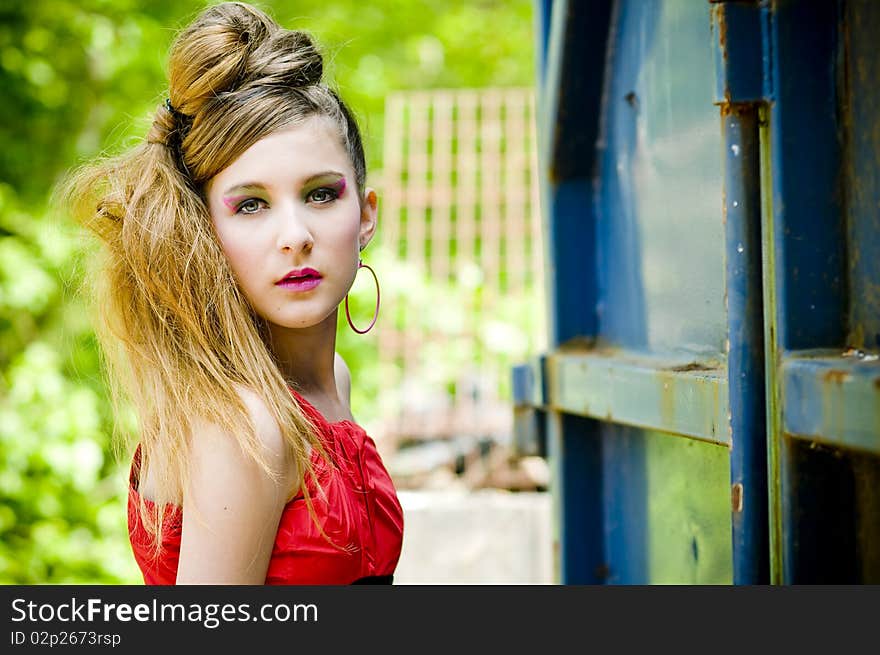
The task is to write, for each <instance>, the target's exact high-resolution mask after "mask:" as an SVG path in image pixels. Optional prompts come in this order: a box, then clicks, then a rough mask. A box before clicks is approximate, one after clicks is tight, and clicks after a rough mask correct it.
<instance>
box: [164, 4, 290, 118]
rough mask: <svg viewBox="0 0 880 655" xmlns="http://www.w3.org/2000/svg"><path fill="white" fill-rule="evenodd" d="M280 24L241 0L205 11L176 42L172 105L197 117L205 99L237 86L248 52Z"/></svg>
mask: <svg viewBox="0 0 880 655" xmlns="http://www.w3.org/2000/svg"><path fill="white" fill-rule="evenodd" d="M280 29H281V28H280V27H279V26H278V24H277V23H276V22H275V21H273V20H272V19H271V18H269V16H267V15H266V14H265V13H263V12H262V11H260V10H259V9H256V8H254V7H251V6H250V5H247V4H244V3H239V2H227V3H223V4H220V5H216V6H213V7H209V8H208V9H206V10H205V11H203V12H202V13H201V14H200V15H199V16H198V17H197V18H196V19H195V20H194V21H193V22H192V23H191V24H190V25H189V26H188V27H187V28H186V29H185V30H183V31H182V32H181V33H180V34H179V35H178V37H177V39H176V40H175V42H174V45H173V46H172V49H171V56H170V57H169V71H170V79H169V95H170V97H171V102H172V104H173V105H174V108H175V109H176V110H177V111H179V112H181V113H183V114H187V115H193V114H195V113H197V112H198V110H199V108H200V107H201V106H202V104H204V103H205V102H206V101H209V100H211V99H212V98H214V97H216V96H217V95H218V94H220V93H223V92H224V91H232V90H234V89H235V88H236V87H238V86H239V85H240V84H241V83H242V81H243V80H244V78H245V77H246V75H247V71H248V68H249V66H248V60H249V56H250V54H251V53H252V52H254V50H256V49H258V48H259V47H260V46H261V45H262V44H263V43H264V42H265V41H266V40H267V39H268V38H269V37H270V36H271V35H272V34H273V33H274V32H277V31H278V30H280Z"/></svg>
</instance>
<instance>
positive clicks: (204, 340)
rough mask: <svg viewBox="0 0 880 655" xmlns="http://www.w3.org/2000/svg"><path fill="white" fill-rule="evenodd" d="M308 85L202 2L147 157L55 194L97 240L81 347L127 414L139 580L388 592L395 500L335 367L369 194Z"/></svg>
mask: <svg viewBox="0 0 880 655" xmlns="http://www.w3.org/2000/svg"><path fill="white" fill-rule="evenodd" d="M321 77H322V58H321V55H320V54H319V52H318V51H317V49H316V47H315V45H314V43H313V42H312V40H311V39H310V38H309V37H308V36H307V35H305V34H303V33H301V32H296V31H290V30H286V29H283V28H281V27H280V26H279V25H277V24H276V23H275V22H274V21H273V20H272V19H270V18H269V17H268V16H267V15H266V14H264V13H263V12H261V11H259V10H257V9H255V8H253V7H251V6H249V5H246V4H243V3H225V4H220V5H217V6H214V7H210V8H208V9H206V10H205V11H203V12H202V13H201V14H200V15H199V16H198V17H197V18H196V19H195V20H194V21H193V22H192V23H191V24H190V25H189V26H188V27H186V28H185V29H184V30H183V31H182V32H181V33H180V34H179V35H178V37H177V39H176V40H175V43H174V46H173V48H172V52H171V55H170V62H169V88H170V92H169V97H168V100H167V101H165V102H164V103H163V104H161V105H160V106H159V108H158V109H157V111H156V115H155V120H154V122H153V125H152V128H151V129H150V132H149V134H148V135H147V138H146V140H145V142H144V143H142V144H141V145H139V146H137V147H136V148H134V149H133V150H132V151H130V152H128V153H126V154H124V155H123V156H121V157H119V158H116V159H114V160H110V161H105V162H102V163H99V164H96V165H92V166H90V167H89V168H87V169H85V170H82V171H80V172H79V173H77V175H76V176H75V177H74V178H73V180H72V182H71V184H70V185H69V187H68V190H69V194H70V198H71V199H72V200H74V201H76V206H77V207H78V208H79V210H78V215H79V216H80V217H81V219H82V220H83V221H84V222H85V223H86V224H87V225H88V227H90V228H91V229H92V230H93V231H94V232H95V233H96V234H97V235H98V236H99V237H100V238H101V240H102V242H103V243H104V244H105V246H106V248H105V251H106V258H105V259H106V266H105V274H104V275H102V276H101V277H100V278H99V279H100V280H101V281H102V282H103V284H102V288H101V289H99V290H98V297H99V298H100V299H101V300H102V306H101V307H100V309H99V315H100V316H101V318H102V319H103V321H102V325H101V326H100V327H102V329H101V330H100V335H101V338H102V346H103V351H104V353H105V354H106V356H107V357H106V359H107V361H108V364H109V370H110V372H111V373H112V379H113V382H114V391H120V392H121V393H120V398H123V397H124V398H125V399H126V400H127V401H128V402H130V403H131V404H133V406H134V408H135V409H136V412H137V415H138V419H139V444H138V446H137V449H136V451H135V453H134V458H133V462H132V468H131V475H130V490H129V512H128V514H129V516H128V521H129V530H130V536H131V544H132V548H133V550H134V556H135V559H136V560H137V563H138V565H139V566H140V568H141V570H142V572H143V575H144V580H145V582H146V583H148V584H174V583H177V584H200V583H208V584H262V583H266V584H350V583H355V582H386V583H390V582H391V579H392V574H393V573H394V569H395V567H396V565H397V561H398V557H399V555H400V549H401V544H402V535H403V513H402V510H401V506H400V503H399V502H398V499H397V495H396V492H395V489H394V486H393V484H392V481H391V478H390V476H389V475H388V472H387V471H386V469H385V467H384V466H383V464H382V461H381V459H380V457H379V454H378V452H377V450H376V446H375V443H374V442H373V440H372V439H371V438H370V437H369V436H367V434H366V433H365V432H364V430H363V429H361V428H360V427H359V426H358V425H357V423H356V422H355V420H354V418H353V416H352V413H351V409H350V406H349V398H350V388H351V379H350V374H349V371H348V369H347V367H346V365H345V362H344V361H343V360H342V358H341V357H340V356H339V355H338V354H336V352H335V342H336V333H335V330H336V321H337V312H338V308H339V305H340V303H341V302H343V300H345V299H346V297H347V293H348V291H349V289H350V288H351V286H352V284H353V282H354V279H355V276H356V274H357V272H358V270H359V268H361V267H362V266H363V267H364V268H368V269H369V267H367V266H365V265H362V263H361V259H360V255H361V251H363V250H364V248H366V246H367V244H368V243H369V242H370V240H371V238H372V237H373V234H374V232H375V229H376V193H375V191H374V190H373V189H371V188H369V187H367V186H365V177H366V169H365V163H364V152H363V146H362V141H361V137H360V134H359V131H358V127H357V125H356V123H355V121H354V119H353V117H352V114H351V112H350V111H349V109H348V108H347V107H346V105H345V104H344V103H343V102H342V100H341V99H340V98H339V97H338V95H337V94H336V93H335V92H334V91H333V90H331V89H330V88H328V87H327V86H326V85H325V84H323V83H322V82H321ZM369 270H370V272H372V269H369ZM374 275H375V274H374ZM378 291H379V289H378V280H376V292H377V303H376V313H377V314H378V309H379V307H378V305H379V303H378ZM346 312H347V305H346ZM373 321H374V322H375V316H374V318H373ZM349 323H351V318H350V317H349ZM370 327H372V324H370ZM352 328H354V329H355V330H357V331H359V332H363V331H365V330H362V329H358V328H356V327H355V326H354V324H353V323H352ZM117 400H119V398H118V399H117Z"/></svg>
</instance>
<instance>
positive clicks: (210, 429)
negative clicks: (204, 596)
mask: <svg viewBox="0 0 880 655" xmlns="http://www.w3.org/2000/svg"><path fill="white" fill-rule="evenodd" d="M240 393H241V395H242V400H244V402H245V405H246V406H247V408H248V410H249V411H250V414H251V420H252V421H253V422H254V425H255V427H256V429H257V435H258V437H259V439H260V442H261V443H262V445H263V448H264V450H265V452H266V454H267V457H268V459H269V461H270V462H271V464H272V466H273V468H275V469H276V470H278V471H284V473H285V474H284V475H282V476H281V479H280V480H279V481H278V482H275V481H273V480H272V479H271V478H270V477H269V476H268V475H266V473H265V472H264V471H263V469H262V468H261V467H260V465H259V464H257V463H256V462H255V461H254V460H253V459H252V458H250V457H249V456H248V455H247V454H245V452H244V451H243V450H242V449H241V448H240V447H239V445H238V442H237V441H236V439H235V438H234V437H232V435H229V434H227V433H225V432H224V431H223V430H222V429H221V428H219V427H218V426H217V425H214V424H205V425H202V426H201V427H200V429H199V431H198V433H197V434H194V435H193V440H192V447H191V453H192V459H191V461H190V467H189V471H190V481H189V485H188V487H187V488H186V489H185V490H184V497H183V506H184V514H183V533H182V537H181V544H180V563H179V566H178V570H177V584H263V583H264V582H265V580H266V571H267V570H268V567H269V558H270V557H271V555H272V546H273V545H274V543H275V536H276V533H277V531H278V522H279V520H280V518H281V512H282V510H283V508H284V504H285V501H286V498H287V497H288V496H289V495H290V493H289V492H290V486H291V485H292V484H293V480H294V475H293V473H294V471H292V470H291V469H292V468H293V464H292V463H291V462H290V461H289V460H288V457H287V455H286V452H287V451H286V448H285V447H284V442H283V440H282V437H281V430H280V429H279V427H278V423H277V422H276V421H275V420H274V418H273V417H272V416H271V414H269V411H268V410H267V409H266V407H265V405H264V404H263V402H262V401H261V400H260V399H259V398H258V397H257V396H256V395H255V394H253V393H250V392H246V391H241V392H240Z"/></svg>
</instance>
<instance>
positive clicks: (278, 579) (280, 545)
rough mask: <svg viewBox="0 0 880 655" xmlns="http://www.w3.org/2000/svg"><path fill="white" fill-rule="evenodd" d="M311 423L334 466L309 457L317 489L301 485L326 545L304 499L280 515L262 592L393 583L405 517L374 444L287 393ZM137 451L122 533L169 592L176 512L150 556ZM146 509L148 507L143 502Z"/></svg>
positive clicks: (176, 547) (149, 579) (147, 574)
mask: <svg viewBox="0 0 880 655" xmlns="http://www.w3.org/2000/svg"><path fill="white" fill-rule="evenodd" d="M293 393H294V395H295V396H296V398H297V399H298V400H299V402H300V404H301V406H302V407H303V410H304V411H305V412H306V413H307V414H308V415H309V416H310V417H311V418H312V419H313V420H314V421H315V424H316V425H317V426H318V429H319V433H320V436H321V438H322V439H323V442H324V446H325V448H326V449H327V451H328V454H329V455H330V456H331V458H332V460H333V463H334V464H335V466H332V465H328V464H326V463H325V462H323V460H321V458H320V457H318V456H317V455H313V456H312V463H313V465H314V466H315V474H316V476H317V477H318V480H319V482H320V484H321V486H322V488H323V491H324V494H325V495H324V496H319V495H318V491H317V489H316V488H315V486H314V483H313V482H312V480H311V479H310V478H306V484H307V486H308V489H309V494H310V495H311V499H312V503H313V504H314V509H315V512H316V514H317V517H318V520H319V521H320V523H321V525H322V526H323V528H324V532H325V533H326V535H327V536H328V537H330V539H331V540H332V541H333V543H334V544H336V547H334V545H333V544H331V543H328V542H327V540H326V539H325V538H324V537H323V536H322V535H321V533H320V532H319V531H318V528H317V527H316V526H315V524H314V522H313V520H312V517H311V516H310V515H309V512H308V508H307V507H306V504H305V500H304V497H303V494H302V491H300V493H299V494H298V495H297V496H296V497H295V498H293V499H292V500H291V501H290V502H289V503H287V505H286V506H285V507H284V510H283V512H282V514H281V521H280V523H279V526H278V534H277V535H276V537H275V545H274V547H273V549H272V557H271V560H270V561H269V570H268V572H267V574H266V584H276V585H281V584H291V585H293V584H296V585H347V584H351V583H352V582H354V581H355V580H357V579H359V578H363V577H367V576H381V575H391V574H393V573H394V569H395V568H396V567H397V561H398V559H399V557H400V551H401V547H402V544H403V509H402V508H401V506H400V502H399V500H398V498H397V492H396V491H395V489H394V484H393V483H392V481H391V477H390V475H389V474H388V471H387V470H386V469H385V466H384V465H383V464H382V459H381V458H380V456H379V453H378V451H377V450H376V444H375V442H374V441H373V440H372V439H371V438H370V437H369V436H368V435H367V433H366V432H365V431H364V430H363V428H361V427H360V426H359V425H357V424H356V423H353V422H352V421H338V422H335V423H329V422H327V420H325V419H324V417H323V416H322V415H321V413H320V412H318V410H317V409H315V408H314V407H313V406H312V405H311V404H309V402H308V401H307V400H305V399H304V398H303V397H302V396H301V395H299V394H298V393H296V392H295V391H294V392H293ZM140 455H141V453H140V446H138V448H137V450H136V451H135V453H134V459H133V461H132V466H131V473H130V476H129V493H128V531H129V538H130V540H131V546H132V550H133V551H134V557H135V560H136V561H137V563H138V566H139V567H140V569H141V572H142V573H143V576H144V582H145V583H146V584H148V585H153V584H158V585H172V584H174V583H175V580H176V579H177V565H178V560H179V557H180V537H181V520H182V510H181V509H180V508H179V507H177V506H174V505H170V506H168V510H170V511H169V512H167V513H166V522H165V532H164V534H163V538H162V547H163V548H162V553H161V555H160V557H159V558H158V559H154V558H153V556H152V550H151V545H150V536H149V535H148V534H147V532H146V530H145V528H144V526H143V524H142V523H141V521H140V517H139V515H138V511H137V506H138V481H139V477H138V476H139V471H140ZM146 503H147V506H148V507H150V508H151V509H152V503H151V502H150V501H149V500H147V501H146Z"/></svg>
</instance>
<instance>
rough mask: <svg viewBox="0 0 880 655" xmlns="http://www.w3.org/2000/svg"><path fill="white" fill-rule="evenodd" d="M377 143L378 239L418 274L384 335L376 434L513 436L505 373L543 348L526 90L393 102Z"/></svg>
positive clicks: (406, 97)
mask: <svg viewBox="0 0 880 655" xmlns="http://www.w3.org/2000/svg"><path fill="white" fill-rule="evenodd" d="M384 143H385V152H384V170H383V171H382V180H383V181H382V189H381V190H382V198H383V201H382V207H381V208H380V209H381V221H380V230H379V234H378V241H379V243H380V244H381V246H382V247H383V248H384V249H385V252H386V254H389V253H390V256H391V257H392V259H394V260H396V261H397V262H399V264H400V268H399V271H398V275H400V276H403V277H408V278H412V279H410V280H408V284H404V285H402V286H401V287H399V288H398V289H397V292H396V293H394V291H392V296H391V297H390V298H388V301H387V302H388V303H389V304H390V311H391V313H392V315H393V317H394V319H393V320H392V321H389V322H386V323H385V324H384V325H383V329H382V330H381V331H380V334H379V338H378V347H379V361H380V371H381V379H382V381H381V388H382V389H383V397H382V403H383V405H382V409H381V412H382V424H383V433H384V436H385V437H388V438H390V439H391V440H392V441H393V442H394V443H395V444H399V443H401V442H404V441H410V440H424V439H436V438H454V437H461V436H471V437H480V438H486V437H488V438H491V439H494V440H496V441H506V440H509V439H510V433H511V429H512V408H511V404H510V392H509V378H510V368H511V366H512V365H513V364H514V363H516V362H517V361H519V360H520V359H521V358H522V357H524V356H527V355H529V354H532V353H534V352H536V351H540V350H542V349H543V348H544V345H545V327H544V323H543V321H544V314H545V312H544V279H543V258H542V251H543V248H542V243H541V220H540V215H539V201H538V192H539V188H538V181H537V161H536V144H535V108H534V94H533V91H532V90H531V89H528V88H504V89H473V90H439V91H438V90H431V91H418V92H398V93H394V94H392V95H390V96H389V97H388V99H387V101H386V111H385V135H384ZM384 302H386V301H385V296H384V288H383V303H384ZM383 306H384V305H383ZM383 311H385V310H383ZM389 391H391V393H386V392H389Z"/></svg>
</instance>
